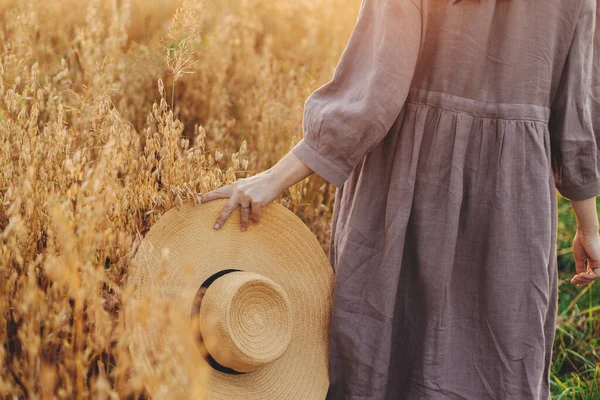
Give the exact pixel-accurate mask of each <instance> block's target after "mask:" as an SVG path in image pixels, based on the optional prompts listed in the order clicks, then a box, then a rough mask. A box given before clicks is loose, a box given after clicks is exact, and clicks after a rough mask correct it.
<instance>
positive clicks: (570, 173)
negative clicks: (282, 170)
mask: <svg viewBox="0 0 600 400" xmlns="http://www.w3.org/2000/svg"><path fill="white" fill-rule="evenodd" d="M597 20H598V10H597V2H596V1H584V2H583V7H582V9H581V12H580V16H579V20H578V22H577V26H576V28H575V33H574V36H573V40H572V44H571V48H570V51H569V54H568V56H567V60H566V63H565V66H564V69H563V73H562V78H561V82H560V85H559V89H558V92H557V94H556V97H555V100H554V102H553V105H552V114H551V118H550V123H549V130H550V137H551V143H552V160H553V164H552V167H553V170H554V174H555V183H556V189H557V190H558V192H559V193H560V195H561V196H563V197H565V198H567V199H569V200H584V199H588V198H592V197H595V196H598V195H599V194H600V131H599V130H600V103H599V101H600V65H599V60H600V54H599V53H600V43H599V40H600V38H599V35H598V26H597Z"/></svg>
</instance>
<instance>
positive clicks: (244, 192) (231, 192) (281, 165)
mask: <svg viewBox="0 0 600 400" xmlns="http://www.w3.org/2000/svg"><path fill="white" fill-rule="evenodd" d="M312 173H313V171H312V170H311V169H310V168H309V167H307V166H306V165H305V164H304V163H303V162H302V161H300V159H299V158H298V157H296V155H295V154H294V153H293V152H291V151H290V152H289V153H288V154H286V155H285V156H284V157H283V158H282V159H281V160H279V162H278V163H277V164H276V165H274V166H273V167H272V168H270V169H268V170H266V171H264V172H261V173H260V174H258V175H255V176H253V177H250V178H245V179H240V180H239V181H236V182H234V183H232V184H231V185H227V186H223V187H221V188H219V189H215V190H213V191H212V192H208V193H206V194H204V195H203V196H202V197H201V198H200V202H201V203H205V202H207V201H211V200H214V199H220V198H224V197H228V198H229V201H228V202H227V204H225V207H224V208H223V211H221V214H220V215H219V218H217V221H216V223H215V229H219V228H221V227H222V226H223V225H224V224H225V221H227V219H228V218H229V216H230V215H231V213H232V212H233V210H235V209H236V208H237V207H238V206H240V211H241V217H240V221H241V230H242V232H244V231H246V230H247V229H248V225H249V221H250V218H252V220H253V221H254V223H255V224H258V221H259V220H260V209H261V207H263V206H266V205H267V204H269V203H270V202H272V201H273V200H275V199H276V198H278V197H279V196H280V195H281V193H283V192H284V191H285V190H286V189H287V188H289V187H290V186H292V185H294V184H296V183H298V182H300V181H301V180H302V179H304V178H306V177H308V176H309V175H311V174H312Z"/></svg>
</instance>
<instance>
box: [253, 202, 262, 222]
mask: <svg viewBox="0 0 600 400" xmlns="http://www.w3.org/2000/svg"><path fill="white" fill-rule="evenodd" d="M252 221H254V224H258V221H260V206H258V205H256V204H252Z"/></svg>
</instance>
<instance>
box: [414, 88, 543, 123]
mask: <svg viewBox="0 0 600 400" xmlns="http://www.w3.org/2000/svg"><path fill="white" fill-rule="evenodd" d="M433 93H437V92H433ZM406 104H416V105H421V106H429V107H432V108H437V109H440V110H445V111H452V112H455V113H457V114H463V115H467V116H469V117H473V118H483V119H496V120H503V121H532V122H543V123H548V121H545V120H543V119H537V118H506V117H489V116H480V115H473V114H470V113H468V112H466V111H462V110H456V109H454V108H449V107H445V106H438V105H434V104H429V103H424V102H420V101H414V100H407V101H406ZM491 104H493V103H491ZM515 105H519V104H516V103H515Z"/></svg>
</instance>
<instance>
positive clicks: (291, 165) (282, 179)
mask: <svg viewBox="0 0 600 400" xmlns="http://www.w3.org/2000/svg"><path fill="white" fill-rule="evenodd" d="M268 171H269V173H270V174H271V176H272V178H273V180H274V183H275V185H276V187H278V188H279V189H281V191H284V190H285V189H287V188H289V187H290V186H292V185H294V184H296V183H298V182H300V181H301V180H303V179H305V178H307V177H309V176H310V175H312V174H313V173H314V171H313V170H312V169H310V168H309V167H308V166H306V164H304V163H303V162H302V161H300V159H299V158H298V157H297V156H296V155H295V154H294V153H293V152H291V151H290V152H288V153H287V154H286V155H285V156H284V157H283V158H282V159H281V160H279V162H278V163H277V164H275V165H274V166H273V167H271V168H270V169H269V170H268Z"/></svg>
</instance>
